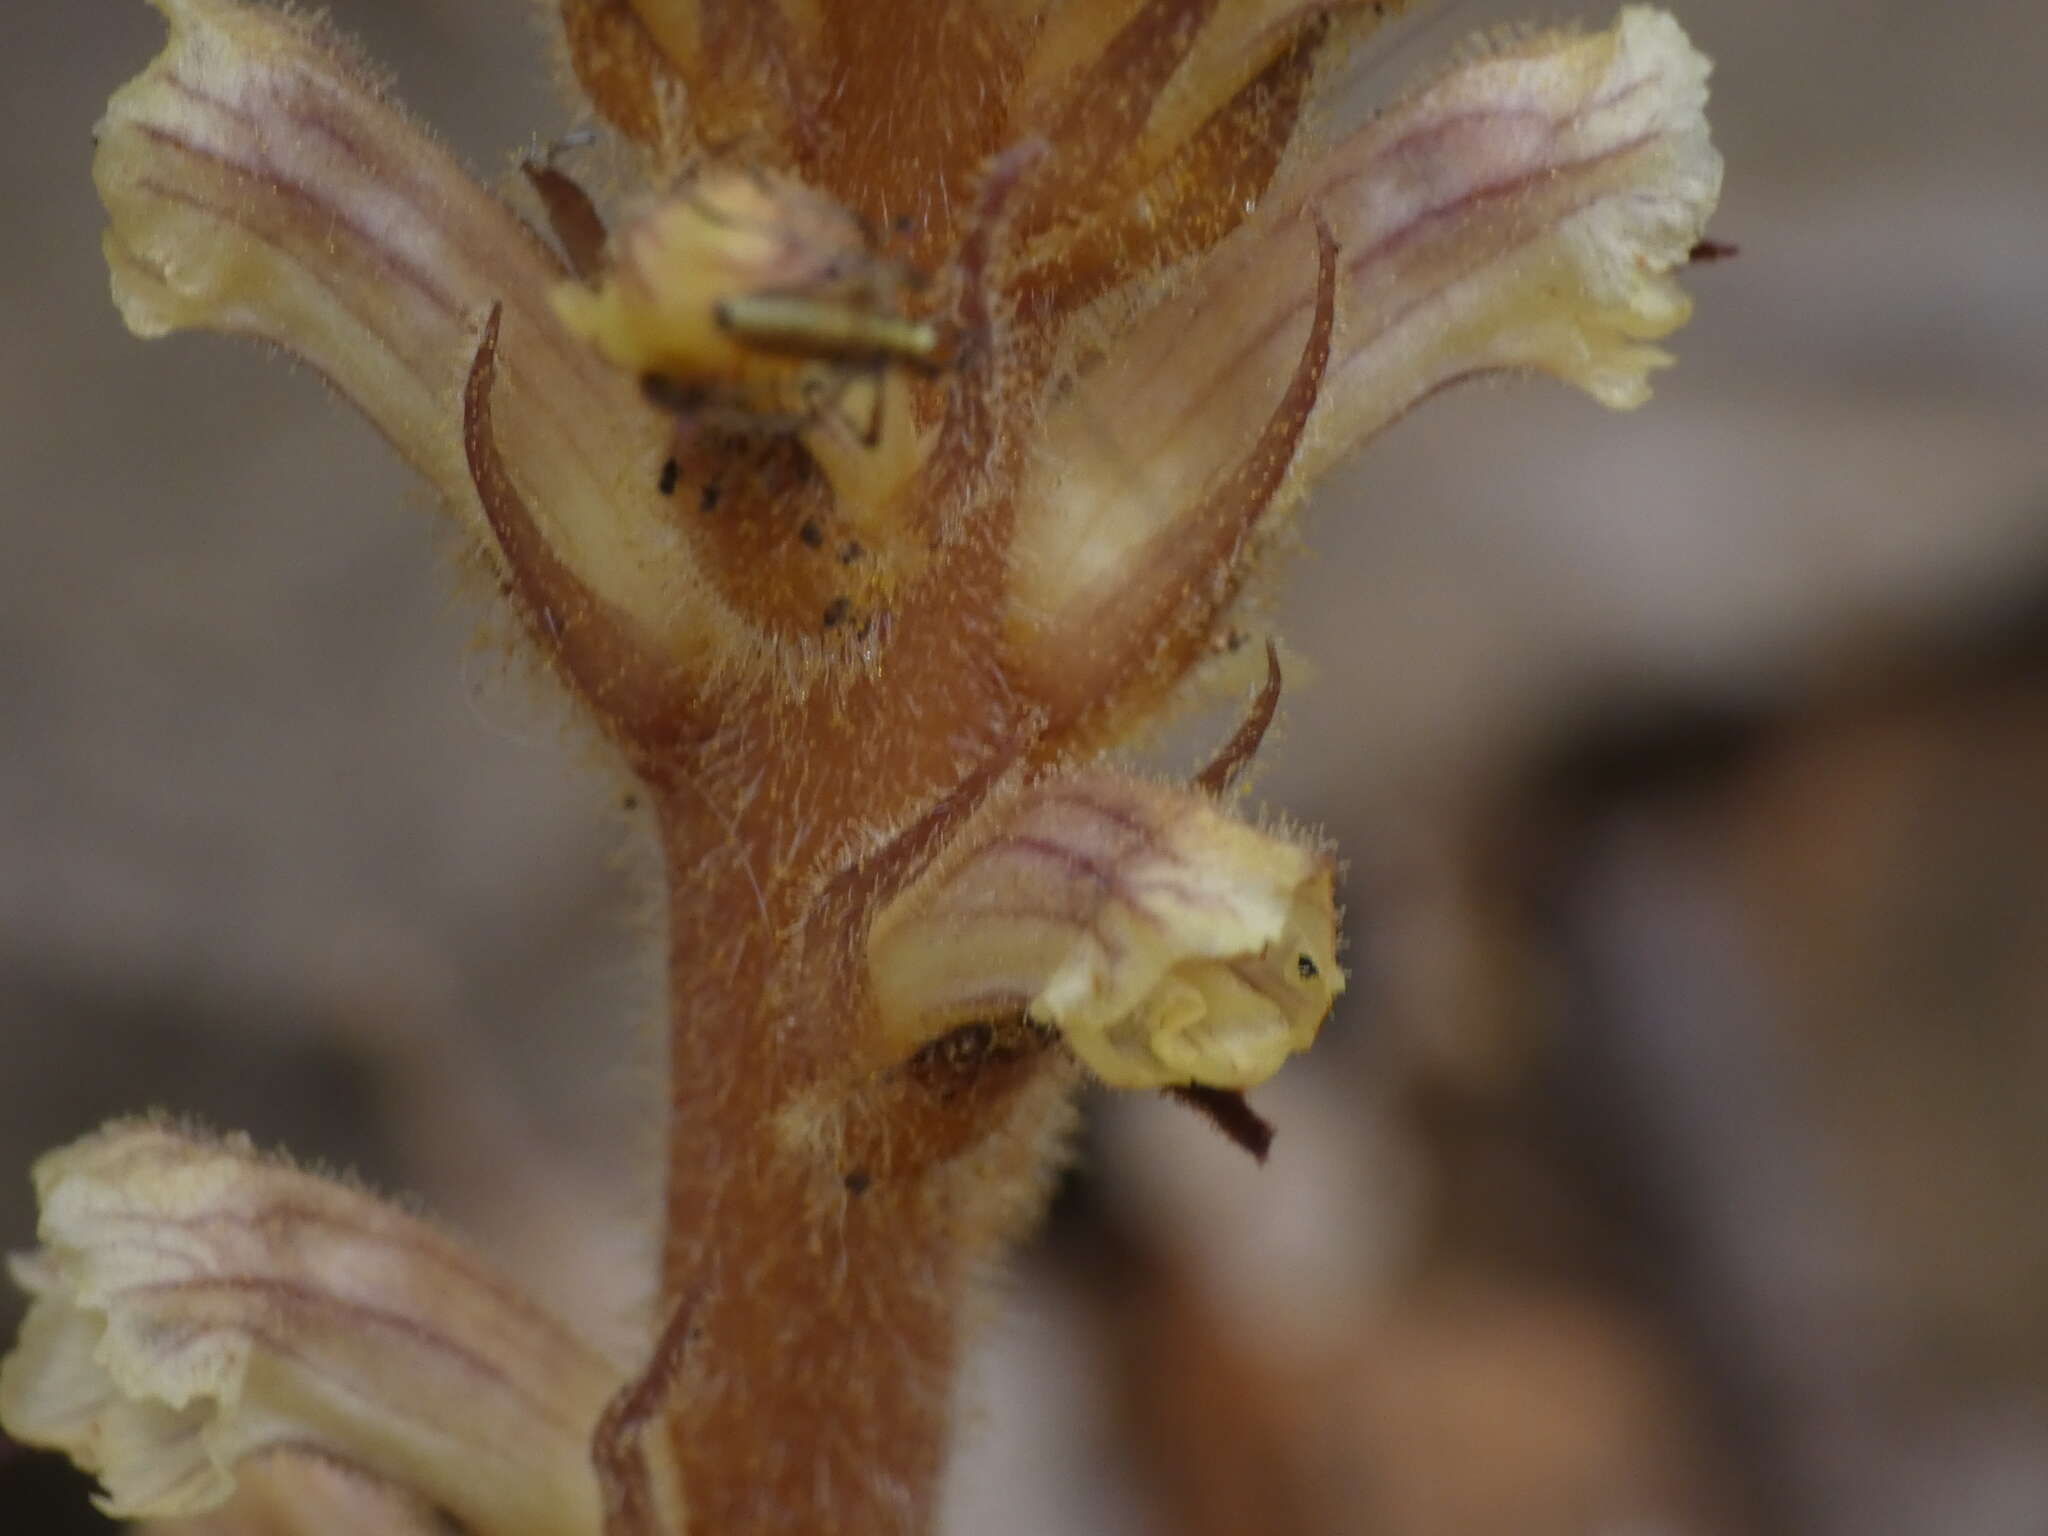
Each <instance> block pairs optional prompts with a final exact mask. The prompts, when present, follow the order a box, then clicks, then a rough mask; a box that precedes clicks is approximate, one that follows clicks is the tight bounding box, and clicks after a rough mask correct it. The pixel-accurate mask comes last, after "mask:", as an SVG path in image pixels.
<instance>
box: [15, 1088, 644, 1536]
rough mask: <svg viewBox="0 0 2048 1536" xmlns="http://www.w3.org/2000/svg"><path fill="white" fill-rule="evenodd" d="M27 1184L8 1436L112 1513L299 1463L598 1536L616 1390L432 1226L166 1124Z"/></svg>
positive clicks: (610, 1374) (102, 1143)
mask: <svg viewBox="0 0 2048 1536" xmlns="http://www.w3.org/2000/svg"><path fill="white" fill-rule="evenodd" d="M35 1178H36V1186H37V1193H38V1196H39V1199H40V1202H41V1208H42V1216H41V1222H40V1225H39V1228H38V1235H39V1237H40V1238H41V1241H42V1247H41V1248H40V1249H38V1250H37V1251H36V1253H34V1254H33V1255H31V1256H30V1257H28V1258H27V1259H25V1260H20V1261H17V1265H16V1278H17V1279H18V1280H19V1281H21V1283H22V1284H24V1285H25V1286H26V1288H27V1289H28V1290H29V1291H30V1293H31V1295H32V1296H33V1298H34V1299H33V1301H32V1304H31V1306H30V1308H29V1314H28V1318H27V1320H26V1322H25V1323H24V1324H23V1327H22V1332H21V1338H20V1341H19V1343H18V1344H17V1345H16V1347H15V1349H14V1351H13V1353H12V1354H11V1355H9V1356H8V1357H7V1360H6V1362H5V1364H4V1366H0V1422H4V1423H5V1426H6V1429H7V1432H8V1433H9V1434H10V1435H13V1436H14V1437H16V1438H17V1439H19V1440H22V1441H24V1442H26V1443H29V1444H34V1445H47V1446H54V1447H57V1448H59V1449H62V1450H64V1451H65V1452H67V1453H68V1454H69V1455H70V1456H71V1457H72V1459H73V1460H75V1461H77V1462H78V1463H79V1465H80V1466H82V1467H84V1468H85V1469H86V1470H88V1471H90V1472H92V1473H93V1474H94V1475H96V1476H97V1477H98V1478H99V1479H100V1480H101V1482H102V1484H103V1485H104V1487H105V1489H106V1497H105V1499H104V1500H103V1503H104V1505H105V1507H106V1508H107V1510H108V1511H109V1512H110V1513H112V1514H115V1515H120V1516H124V1517H134V1516H177V1515H186V1514H196V1513H201V1512H204V1511H206V1510H209V1509H212V1508H215V1507H217V1506H219V1505H220V1504H222V1503H224V1502H225V1501H227V1500H228V1498H229V1497H230V1496H231V1495H232V1494H233V1492H234V1490H235V1487H236V1481H237V1476H238V1469H239V1468H240V1466H241V1465H242V1464H243V1463H245V1462H247V1461H248V1460H249V1459H250V1458H252V1457H270V1456H279V1457H283V1458H286V1459H289V1458H290V1457H293V1456H302V1455H303V1456H311V1457H316V1458H318V1459H320V1460H322V1461H326V1462H329V1463H332V1464H335V1465H338V1466H342V1467H346V1468H350V1469H352V1470H354V1471H355V1472H357V1473H359V1474H361V1475H364V1476H367V1477H369V1478H371V1479H373V1480H375V1481H378V1482H381V1483H385V1484H389V1485H391V1486H392V1487H394V1488H396V1489H400V1490H403V1491H407V1492H410V1493H412V1494H414V1495H416V1496H417V1497H419V1498H421V1499H422V1500H424V1501H426V1503H427V1504H429V1505H430V1506H431V1507H434V1508H439V1509H444V1510H447V1511H448V1512H449V1513H450V1514H452V1515H453V1516H455V1517H456V1518H457V1519H459V1520H460V1521H461V1522H462V1523H463V1525H464V1527H465V1528H466V1529H473V1530H479V1531H492V1532H502V1533H507V1536H519V1533H525V1536H568V1533H574V1532H586V1533H590V1536H596V1532H597V1531H598V1529H599V1522H600V1511H599V1491H598V1484H597V1478H596V1475H595V1473H594V1471H593V1469H592V1467H591V1463H590V1453H589V1446H590V1436H591V1431H592V1429H593V1427H594V1426H595V1425H596V1423H597V1421H598V1416H599V1414H600V1413H601V1412H602V1410H603V1407H604V1404H605V1401H606V1398H607V1396H608V1395H609V1393H610V1392H611V1390H612V1389H613V1388H614V1387H615V1386H616V1385H617V1382H618V1379H619V1377H620V1376H621V1375H622V1374H623V1373H622V1372H621V1371H619V1370H617V1369H616V1368H615V1367H614V1366H613V1365H612V1364H611V1363H610V1362H608V1361H606V1360H605V1359H604V1358H603V1357H602V1356H600V1355H598V1354H597V1353H596V1352H594V1351H593V1350H591V1349H590V1348H589V1347H588V1346H586V1345H585V1344H583V1343H581V1342H580V1341H579V1340H578V1339H576V1338H575V1336H574V1335H572V1334H571V1333H570V1332H569V1330H568V1329H567V1328H566V1327H564V1326H563V1325H562V1324H560V1323H559V1322H557V1321H556V1320H555V1319H554V1318H552V1317H551V1316H549V1315H548V1314H547V1313H546V1312H544V1311H542V1310H541V1309H539V1308H538V1307H536V1306H534V1305H533V1304H532V1303H530V1302H528V1301H526V1300H525V1299H524V1298H523V1297H521V1296H520V1295H519V1294H518V1293H517V1292H516V1291H515V1290H514V1289H513V1288H512V1287H511V1286H510V1285H509V1284H508V1283H506V1282H505V1281H503V1280H501V1279H500V1278H499V1277H498V1276H496V1275H495V1274H493V1273H492V1272H491V1271H490V1270H489V1269H488V1268H487V1267H486V1266H485V1265H483V1264H482V1263H481V1262H479V1261H478V1260H477V1259H475V1258H474V1257H472V1256H471V1255H469V1254H468V1253H466V1252H464V1251H463V1250H462V1249H461V1248H460V1247H459V1246H458V1245H456V1244H455V1243H453V1242H452V1241H450V1240H449V1239H448V1238H446V1237H444V1236H443V1235H442V1234H440V1233H439V1232H437V1231H435V1230H434V1229H433V1228H431V1227H429V1226H428V1225H427V1224H426V1223H424V1222H422V1221H420V1220H418V1219H417V1218H415V1217H412V1216H409V1215H406V1214H404V1213H403V1212H400V1211H398V1210H396V1209H394V1208H392V1207H390V1206H387V1205H385V1204H384V1203H383V1202H381V1201H379V1200H377V1199H375V1198H373V1197H372V1196H370V1195H368V1194H365V1193H364V1192H362V1191H361V1190H358V1189H354V1188H350V1187H348V1186H346V1185H343V1184H340V1183H337V1182H335V1181H333V1180H330V1179H323V1178H318V1177H315V1176H313V1175H311V1174H307V1173H302V1172H299V1171H298V1170H296V1169H293V1168H291V1167H289V1166H287V1165H285V1164H282V1163H279V1162H276V1161H273V1160H271V1159H268V1158H264V1157H260V1156H258V1155H257V1154H256V1153H254V1152H253V1151H252V1150H251V1149H250V1147H249V1145H248V1143H247V1141H246V1140H242V1139H229V1140H225V1141H213V1140H209V1139H205V1138H201V1137H197V1136H193V1135H188V1134H185V1133H182V1132H179V1131H176V1130H173V1129H170V1128H169V1127H167V1126H164V1125H161V1124H157V1123H153V1122H142V1121H131V1122H124V1123H117V1124H114V1125H111V1126H109V1127H107V1128H106V1129H104V1130H102V1131H99V1132H97V1133H95V1134H94V1135H91V1136H88V1137H86V1138H85V1139H83V1140H82V1141H79V1142H76V1143H74V1144H73V1145H71V1146H69V1147H65V1148H62V1149H60V1150H58V1151H56V1152H53V1153H51V1154H49V1155H48V1156H47V1157H45V1158H43V1159H42V1161H41V1162H39V1163H38V1164H37V1166H36V1173H35Z"/></svg>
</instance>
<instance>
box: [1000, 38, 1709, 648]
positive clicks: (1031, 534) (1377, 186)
mask: <svg viewBox="0 0 2048 1536" xmlns="http://www.w3.org/2000/svg"><path fill="white" fill-rule="evenodd" d="M1708 68H1709V66H1708V63H1707V60H1706V59H1705V58H1704V57H1703V56H1702V55H1701V54H1700V53H1699V52H1698V51H1697V50H1696V49H1695V48H1694V47H1693V46H1692V44H1691V43H1690V41H1689V40H1688V39H1687V38H1686V36H1685V34H1684V32H1683V31H1682V30H1681V29H1680V27H1679V26H1678V24H1677V22H1675V21H1674V20H1672V18H1671V17H1669V16H1667V15H1665V14H1664V13H1662V12H1659V11H1655V10H1651V9H1647V8H1642V7H1631V8H1629V9H1627V10H1624V11H1623V12H1622V13H1621V15H1620V17H1619V19H1618V20H1617V21H1616V23H1615V25H1614V26H1613V27H1611V28H1609V29H1608V30H1606V31H1602V32H1597V33H1591V34H1586V35H1552V36H1547V37H1541V38H1536V39H1532V40H1529V41H1526V42H1522V43H1519V44H1517V45H1515V46H1514V47H1512V48H1508V49H1505V50H1501V51H1496V52H1493V53H1491V54H1487V55H1483V56H1479V57H1474V58H1471V59H1468V60H1467V61H1465V62H1463V63H1461V64H1458V65H1456V66H1454V67H1453V68H1451V69H1449V70H1447V71H1446V72H1445V73H1444V74H1442V75H1441V76H1440V77H1438V78H1437V80H1436V81H1435V82H1434V83H1433V84H1431V85H1429V86H1427V87H1426V88H1424V89H1423V90H1421V91H1419V92H1417V93H1415V94H1414V95H1412V96H1410V97H1408V98H1407V99H1406V100H1404V101H1402V102H1401V103H1399V104H1397V105H1396V106H1394V107H1392V108H1390V109H1389V110H1388V111H1387V112H1386V113H1384V114H1383V115H1381V116H1380V117H1378V118H1376V119H1374V120H1373V121H1372V122H1371V123H1369V124H1367V125H1366V126H1365V127H1364V128H1362V129H1360V130H1359V131H1357V132H1356V133H1354V134H1352V135H1350V136H1349V137H1348V138H1346V139H1344V140H1342V141H1340V142H1339V143H1337V144H1336V145H1334V146H1332V147H1330V148H1329V149H1327V150H1326V151H1324V152H1322V153H1320V154H1318V155H1315V156H1313V157H1311V158H1309V159H1307V160H1306V161H1305V162H1304V163H1303V164H1302V165H1301V166H1300V167H1299V168H1298V169H1297V170H1296V171H1294V172H1293V173H1292V174H1291V175H1290V177H1289V179H1288V182H1287V184H1286V185H1285V186H1283V187H1280V188H1276V189H1275V191H1274V192H1273V193H1272V194H1270V195H1269V196H1268V198H1267V200H1266V202H1265V203H1264V204H1263V205H1262V207H1261V208H1260V210H1259V212H1258V213H1257V214H1256V215H1255V216H1254V217H1253V218H1252V219H1251V220H1249V221H1248V222H1247V223H1246V224H1245V225H1244V226H1243V227H1242V228H1241V229H1239V230H1238V231H1237V232H1236V233H1235V234H1233V235H1232V236H1231V237H1230V238H1229V239H1228V240H1226V241H1225V242H1224V243H1223V245H1222V246H1221V247H1219V249H1218V250H1217V252H1216V253H1215V255H1214V256H1213V257H1212V258H1211V259H1210V260H1209V261H1208V262H1206V263H1205V264H1204V265H1203V266H1202V267H1201V268H1200V269H1198V270H1197V272H1196V273H1195V274H1194V275H1193V276H1192V278H1191V279H1190V280H1189V281H1188V282H1187V283H1186V285H1185V286H1184V287H1182V288H1181V289H1180V290H1179V291H1178V292H1177V293H1175V294H1174V295H1173V296H1172V297H1171V298H1169V299H1167V300H1166V301H1165V302H1163V303H1162V304H1160V305H1159V306H1158V307H1157V308H1155V309H1154V310H1152V311H1151V312H1150V313H1149V314H1148V315H1146V316H1145V317H1144V318H1143V319H1142V320H1140V321H1139V322H1138V323H1137V324H1136V325H1135V326H1133V327H1132V328H1131V329H1130V330H1129V331H1128V332H1127V333H1126V334H1125V335H1124V336H1123V338H1122V339H1121V340H1120V341H1119V342H1117V343H1116V345H1115V346H1114V348H1113V349H1112V350H1111V351H1110V352H1109V354H1108V355H1107V357H1106V358H1105V360H1104V362H1103V363H1102V364H1101V366H1099V367H1097V368H1095V369H1094V371H1093V372H1092V373H1090V374H1089V375H1088V376H1086V377H1084V378H1083V379H1081V380H1080V381H1079V383H1078V384H1077V386H1076V387H1075V388H1074V389H1073V390H1072V391H1071V393H1069V394H1068V395H1067V396H1066V397H1065V398H1063V399H1062V400H1061V401H1060V403H1058V404H1057V405H1055V407H1054V408H1053V409H1052V411H1051V412H1050V413H1049V415H1048V418H1047V421H1046V425H1045V429H1044V433H1043V436H1042V442H1043V447H1042V450H1041V451H1040V453H1039V454H1038V455H1037V456H1036V459H1035V462H1034V464H1033V467H1032V470H1031V472H1030V475H1029V478H1028V480H1027V483H1026V485H1025V487H1024V489H1023V492H1022V494H1021V496H1020V502H1019V506H1020V511H1019V523H1018V526H1019V534H1018V541H1017V555H1016V563H1015V577H1014V585H1013V614H1012V627H1013V632H1014V633H1015V634H1016V635H1017V644H1018V645H1019V647H1020V649H1021V650H1023V651H1024V652H1027V653H1028V652H1032V651H1036V652H1037V653H1038V654H1039V655H1040V656H1052V657H1058V656H1061V655H1065V654H1067V653H1070V652H1074V653H1075V654H1074V656H1073V658H1072V659H1073V662H1074V664H1076V665H1081V664H1085V661H1084V658H1083V657H1081V656H1080V655H1079V654H1078V652H1076V647H1079V646H1081V645H1082V642H1083V640H1085V639H1087V638H1088V637H1090V636H1097V637H1098V638H1099V632H1100V627H1101V626H1102V625H1103V624H1105V623H1107V624H1114V622H1115V617H1116V614H1117V613H1118V611H1119V604H1118V597H1119V594H1120V592H1121V591H1122V590H1123V589H1124V588H1125V587H1126V586H1127V585H1128V584H1129V583H1130V582H1131V580H1132V572H1133V571H1134V570H1136V569H1139V568H1141V565H1146V564H1151V563H1156V562H1170V561H1171V558H1172V553H1173V550H1174V546H1175V535H1176V521H1177V519H1178V518H1179V517H1181V516H1182V515H1185V514H1186V513H1188V512H1189V511H1190V510H1191V509H1193V508H1195V507H1197V506H1198V505H1199V504H1200V503H1201V500H1202V497H1203V493H1204V492H1205V490H1206V489H1207V488H1209V487H1210V486H1212V485H1214V484H1215V483H1216V482H1217V481H1218V480H1219V478H1220V477H1221V476H1223V475H1225V474H1227V473H1228V472H1229V471H1230V469H1231V468H1232V467H1233V466H1234V464H1235V461H1236V456H1237V455H1239V454H1241V453H1242V452H1243V451H1244V446H1245V445H1246V444H1247V443H1249V442H1250V441H1252V440H1253V439H1254V438H1256V436H1257V434H1258V430H1259V428H1260V426H1261V425H1262V424H1263V423H1264V421H1265V420H1266V418H1267V416H1268V414H1269V413H1270V412H1271V411H1272V409H1273V407H1274V405H1275V403H1276V401H1277V400H1278V399H1279V397H1280V394H1281V392H1282V390H1284V389H1285V387H1286V384H1287V381H1288V378H1289V373H1290V370H1291V369H1292V368H1293V367H1294V365H1295V362H1296V360H1297V358H1298V357H1299V355H1300V352H1301V348H1302V345H1303V338H1304V336H1305V335H1306V334H1307V331H1308V324H1309V312H1310V308H1311V305H1312V302H1313V297H1314V289H1315V275H1316V257H1315V245H1316V236H1315V232H1314V222H1315V221H1316V220H1317V219H1320V220H1321V221H1322V222H1323V223H1324V225H1325V226H1326V227H1327V228H1328V229H1329V231H1330V232H1331V234H1332V235H1333V236H1334V238H1335V240H1336V243H1337V247H1338V259H1339V262H1340V270H1339V282H1338V291H1337V325H1336V332H1335V336H1334V339H1333V343H1332V347H1331V355H1330V360H1329V366H1328V371H1327V374H1326V376H1325V378H1324V382H1323V389H1322V393H1321V398H1320V401H1319V404H1318V406H1317V410H1316V413H1315V415H1314V416H1313V417H1312V419H1311V421H1310V424H1309V429H1308V432H1307V434H1306V436H1305V437H1304V440H1303V442H1302V445H1301V448H1300V450H1299V452H1298V454H1297V455H1296V458H1295V460H1294V463H1293V465H1292V466H1291V468H1290V471H1289V478H1288V487H1287V489H1286V490H1284V491H1283V493H1282V494H1281V495H1280V496H1279V497H1276V498H1275V500H1274V503H1273V507H1272V511H1271V512H1269V514H1268V515H1269V517H1270V516H1271V515H1272V514H1273V513H1275V512H1278V511H1280V510H1283V509H1284V508H1285V506H1286V505H1287V504H1288V503H1289V502H1290V501H1291V500H1292V499H1294V493H1295V492H1298V490H1299V488H1300V487H1302V486H1303V485H1305V484H1306V483H1308V482H1309V481H1310V480H1312V479H1313V478H1314V477H1315V476H1317V475H1319V474H1321V473H1322V472H1323V471H1325V470H1326V469H1327V468H1328V467H1329V466H1330V465H1331V464H1332V463H1333V462H1334V461H1335V460H1337V459H1338V458H1340V457H1342V456H1343V455H1344V454H1346V453H1348V452H1350V451H1351V450H1353V449H1354V448H1356V447H1357V446H1358V445H1359V444H1360V443H1362V442H1363V441H1365V440H1366V439H1367V438H1369V437H1371V436H1372V435H1373V434H1374V433H1376V432H1378V431H1379V430H1380V429H1381V428H1383V427H1385V426H1386V425H1388V424H1389V423H1390V422H1392V421H1393V420H1395V419H1396V418H1397V417H1399V416H1400V415H1401V414H1402V413H1403V412H1404V411H1406V410H1407V409H1408V408H1409V407H1410V406H1412V405H1414V404H1415V403H1416V402H1418V401H1419V400H1421V399H1423V398H1425V397H1426V396H1428V395H1430V394H1431V393H1433V392H1435V391H1436V390H1438V389H1440V388H1442V387H1443V386H1445V385H1446V384H1449V383H1451V382H1454V381H1456V380H1458V379H1461V378H1464V377H1468V376H1471V375H1474V374H1481V373H1486V372H1492V371H1498V370H1526V371H1531V372H1539V373H1548V374H1551V375H1553V376H1554V377H1557V378H1560V379H1563V380H1565V381H1566V382H1568V383H1572V384H1575V385H1577V386H1579V387H1580V388H1582V389H1584V390H1586V391H1587V392H1588V393H1589V394H1591V395H1592V396H1593V397H1594V398H1595V399H1597V400H1599V401H1601V402H1602V403H1604V404H1606V405H1609V406H1613V407H1617V408H1624V409H1625V408H1628V407H1632V406H1635V405H1638V404H1640V403H1641V402H1642V401H1643V400H1644V399H1646V398H1647V396H1648V392H1649V390H1648V375H1649V373H1650V371H1651V370H1653V369H1655V368H1657V367H1660V366H1662V365H1664V364H1665V363H1666V362H1668V361H1669V358H1668V356H1667V354H1665V353H1664V352H1663V351H1662V350H1661V349H1660V348H1658V347H1657V346H1655V345H1654V342H1655V341H1656V339H1657V338H1659V337H1662V336H1664V335H1666V334H1668V333H1669V332H1671V331H1672V330H1674V329H1676V328H1677V327H1678V326H1679V325H1681V324H1682V323H1683V322H1684V321H1685V319H1686V318H1687V315H1688V313H1689V302H1688V300H1687V298H1686V296H1685V294H1684V292H1683V291H1682V290H1681V288H1680V287H1679V285H1678V283H1677V282H1676V280H1675V279H1674V277H1673V276H1672V273H1673V271H1674V269H1675V268H1677V267H1679V266H1680V265H1682V264H1683V263H1684V262H1685V260H1686V259H1687V254H1688V252H1689V251H1690V249H1691V247H1692V245H1693V244H1694V242H1695V241H1696V240H1697V239H1698V238H1699V236H1700V233H1701V231H1702V230H1703V229H1704V227H1705V224H1706V220H1707V218H1708V216H1709V214H1710V213H1711V212H1712V210H1713V208H1714V205H1715V202H1716V200H1717V198H1718V196H1719V191H1720V181H1721V160H1720V156H1719V154H1718V153H1717V152H1716V151H1715V149H1714V147H1713V145H1712V142H1711V140H1710V138H1709V135H1708V130H1707V123H1706V117H1705V106H1706V99H1707V93H1706V79H1707V74H1708ZM1202 585H1203V584H1201V583H1194V584H1193V585H1191V587H1190V594H1191V598H1190V600H1192V601H1199V600H1202V592H1201V591H1200V590H1198V588H1200V587H1201V586H1202ZM1098 648H1099V647H1098ZM1059 664H1060V663H1058V662H1053V663H1049V665H1059Z"/></svg>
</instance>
